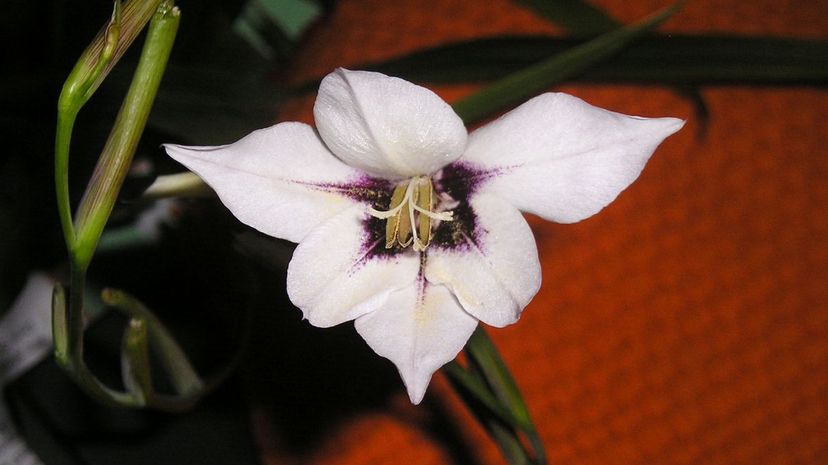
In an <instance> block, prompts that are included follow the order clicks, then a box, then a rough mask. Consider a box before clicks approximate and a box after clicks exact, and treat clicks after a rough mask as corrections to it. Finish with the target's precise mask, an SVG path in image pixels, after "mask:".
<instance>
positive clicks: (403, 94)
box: [313, 68, 466, 179]
mask: <svg viewBox="0 0 828 465" xmlns="http://www.w3.org/2000/svg"><path fill="white" fill-rule="evenodd" d="M313 113H314V117H315V119H316V127H317V129H318V130H319V134H320V135H321V136H322V139H323V140H324V141H325V143H326V144H327V145H328V147H329V148H330V149H331V151H332V152H333V153H335V154H336V155H337V156H338V157H339V158H340V159H342V161H344V162H345V163H347V164H349V165H351V166H355V167H357V168H359V169H361V170H363V171H365V172H367V173H370V174H373V175H375V176H379V177H383V178H387V179H401V178H408V177H412V176H416V175H426V174H431V173H433V172H435V171H437V170H438V169H440V168H442V167H443V166H445V165H447V164H449V163H451V162H452V161H454V160H456V159H457V158H458V157H460V155H462V153H463V149H464V148H465V146H466V128H465V127H464V126H463V122H462V121H461V120H460V118H459V117H458V116H457V115H456V114H455V113H454V110H452V109H451V107H450V106H449V105H448V104H447V103H446V102H444V101H443V100H442V99H441V98H440V97H438V96H437V95H436V94H434V93H433V92H431V91H430V90H428V89H426V88H423V87H420V86H417V85H414V84H412V83H410V82H408V81H404V80H402V79H399V78H394V77H388V76H385V75H384V74H380V73H374V72H367V71H349V70H346V69H342V68H340V69H337V70H336V71H334V72H333V73H331V74H329V75H327V76H326V77H325V78H324V79H323V80H322V84H321V85H320V86H319V95H318V96H317V97H316V104H315V106H314V109H313Z"/></svg>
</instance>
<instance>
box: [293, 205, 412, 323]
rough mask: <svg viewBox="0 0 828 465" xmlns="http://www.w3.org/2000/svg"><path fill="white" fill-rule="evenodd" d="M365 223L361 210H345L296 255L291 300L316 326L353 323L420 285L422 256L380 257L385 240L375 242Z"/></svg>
mask: <svg viewBox="0 0 828 465" xmlns="http://www.w3.org/2000/svg"><path fill="white" fill-rule="evenodd" d="M366 217H367V214H366V213H365V209H364V208H363V207H361V206H356V207H352V208H349V209H346V210H345V211H343V212H341V213H339V214H338V215H336V216H334V217H333V218H331V219H330V220H328V221H326V222H324V223H323V224H322V225H320V226H319V227H317V228H315V229H314V230H313V231H311V232H310V233H309V234H308V235H307V236H306V237H305V239H304V240H302V242H301V243H300V244H299V245H298V246H297V247H296V251H295V252H294V253H293V258H292V259H291V261H290V265H289V266H288V272H287V292H288V296H289V297H290V300H291V301H292V302H293V304H294V305H296V306H297V307H299V308H300V309H301V310H302V312H303V313H304V315H305V318H307V319H308V320H309V321H310V323H311V324H312V325H314V326H317V327H321V328H326V327H329V326H334V325H337V324H340V323H343V322H345V321H350V320H353V319H354V318H356V317H358V316H360V315H362V314H365V313H368V312H370V311H372V310H374V309H375V308H377V307H378V306H379V305H381V304H382V303H383V302H384V301H385V300H386V298H387V297H388V294H390V293H391V292H392V291H394V290H396V289H399V288H401V287H405V286H409V285H411V284H412V283H413V282H415V281H416V279H417V274H418V273H419V268H420V257H419V254H417V253H414V252H413V251H412V250H407V251H403V252H400V253H396V254H389V253H381V254H380V253H376V250H377V247H384V246H385V236H384V235H383V236H379V237H372V236H371V231H370V230H369V229H368V228H367V223H366Z"/></svg>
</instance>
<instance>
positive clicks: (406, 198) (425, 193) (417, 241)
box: [367, 176, 454, 252]
mask: <svg viewBox="0 0 828 465" xmlns="http://www.w3.org/2000/svg"><path fill="white" fill-rule="evenodd" d="M433 195H434V194H433V187H432V184H431V179H429V178H427V177H425V176H417V177H414V178H411V179H409V180H408V183H406V184H400V185H398V186H397V187H396V188H395V189H394V192H393V194H392V195H391V202H390V205H389V206H388V207H389V208H388V210H377V209H375V208H373V207H368V209H367V210H368V213H370V214H371V216H373V217H375V218H379V219H383V220H387V221H388V222H387V224H386V226H385V248H388V249H390V248H392V247H394V246H395V245H399V246H400V247H402V248H405V247H408V246H409V245H411V244H412V243H413V244H414V250H415V251H417V252H421V251H423V250H425V249H426V247H428V244H429V243H430V242H431V227H432V224H431V222H432V221H433V220H438V221H452V220H453V218H454V216H453V214H452V212H451V211H443V212H435V211H432V208H434V198H433ZM406 208H407V210H406Z"/></svg>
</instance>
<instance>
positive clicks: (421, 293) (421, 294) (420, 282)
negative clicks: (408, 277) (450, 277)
mask: <svg viewBox="0 0 828 465" xmlns="http://www.w3.org/2000/svg"><path fill="white" fill-rule="evenodd" d="M427 257H428V256H427V255H426V254H424V253H422V252H420V271H419V272H418V273H417V286H418V288H419V289H418V290H417V308H422V306H423V304H424V303H425V295H426V288H427V287H428V281H427V280H426V277H425V267H426V260H427V259H428V258H427Z"/></svg>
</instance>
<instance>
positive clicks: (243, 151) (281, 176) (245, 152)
mask: <svg viewBox="0 0 828 465" xmlns="http://www.w3.org/2000/svg"><path fill="white" fill-rule="evenodd" d="M164 148H165V149H166V150H167V153H168V154H169V155H170V156H171V157H172V158H174V159H175V160H177V161H178V162H179V163H181V164H183V165H184V166H186V167H187V168H189V169H190V170H191V171H193V172H195V173H196V174H197V175H199V176H200V177H201V178H202V179H203V180H204V182H206V183H207V184H209V185H210V187H212V188H213V189H214V190H215V191H216V193H217V194H218V196H219V198H220V199H221V201H222V203H224V205H225V206H227V208H228V209H230V211H231V212H232V213H233V214H234V215H235V216H236V217H237V218H238V219H239V220H240V221H241V222H243V223H245V224H247V225H248V226H251V227H253V228H256V229H258V230H259V231H261V232H263V233H265V234H268V235H270V236H274V237H278V238H281V239H287V240H289V241H292V242H299V241H300V240H302V238H303V237H305V235H306V234H307V233H308V232H309V231H310V230H311V229H313V228H314V227H315V226H317V225H318V224H319V223H321V222H322V221H324V220H326V219H328V218H330V217H331V216H333V215H334V214H336V213H337V212H339V211H341V210H342V209H344V208H347V207H348V206H350V205H352V204H354V203H355V202H356V200H357V198H356V197H355V196H353V195H350V194H351V193H352V191H353V189H354V188H359V187H360V186H361V185H362V184H365V183H366V182H368V181H367V180H366V176H365V175H363V174H361V173H360V172H359V171H357V170H355V169H354V168H351V167H350V166H348V165H346V164H344V163H342V162H341V161H340V160H339V159H337V158H336V157H335V156H333V154H331V152H330V151H329V150H328V149H327V148H326V147H325V145H324V144H323V143H322V141H321V140H320V139H319V136H318V135H317V134H316V133H315V132H314V130H313V128H311V127H310V126H308V125H306V124H302V123H281V124H277V125H275V126H272V127H269V128H266V129H260V130H258V131H254V132H252V133H251V134H249V135H247V136H246V137H244V138H243V139H241V140H239V141H238V142H236V143H234V144H230V145H224V146H219V147H184V146H180V145H171V144H165V145H164Z"/></svg>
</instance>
